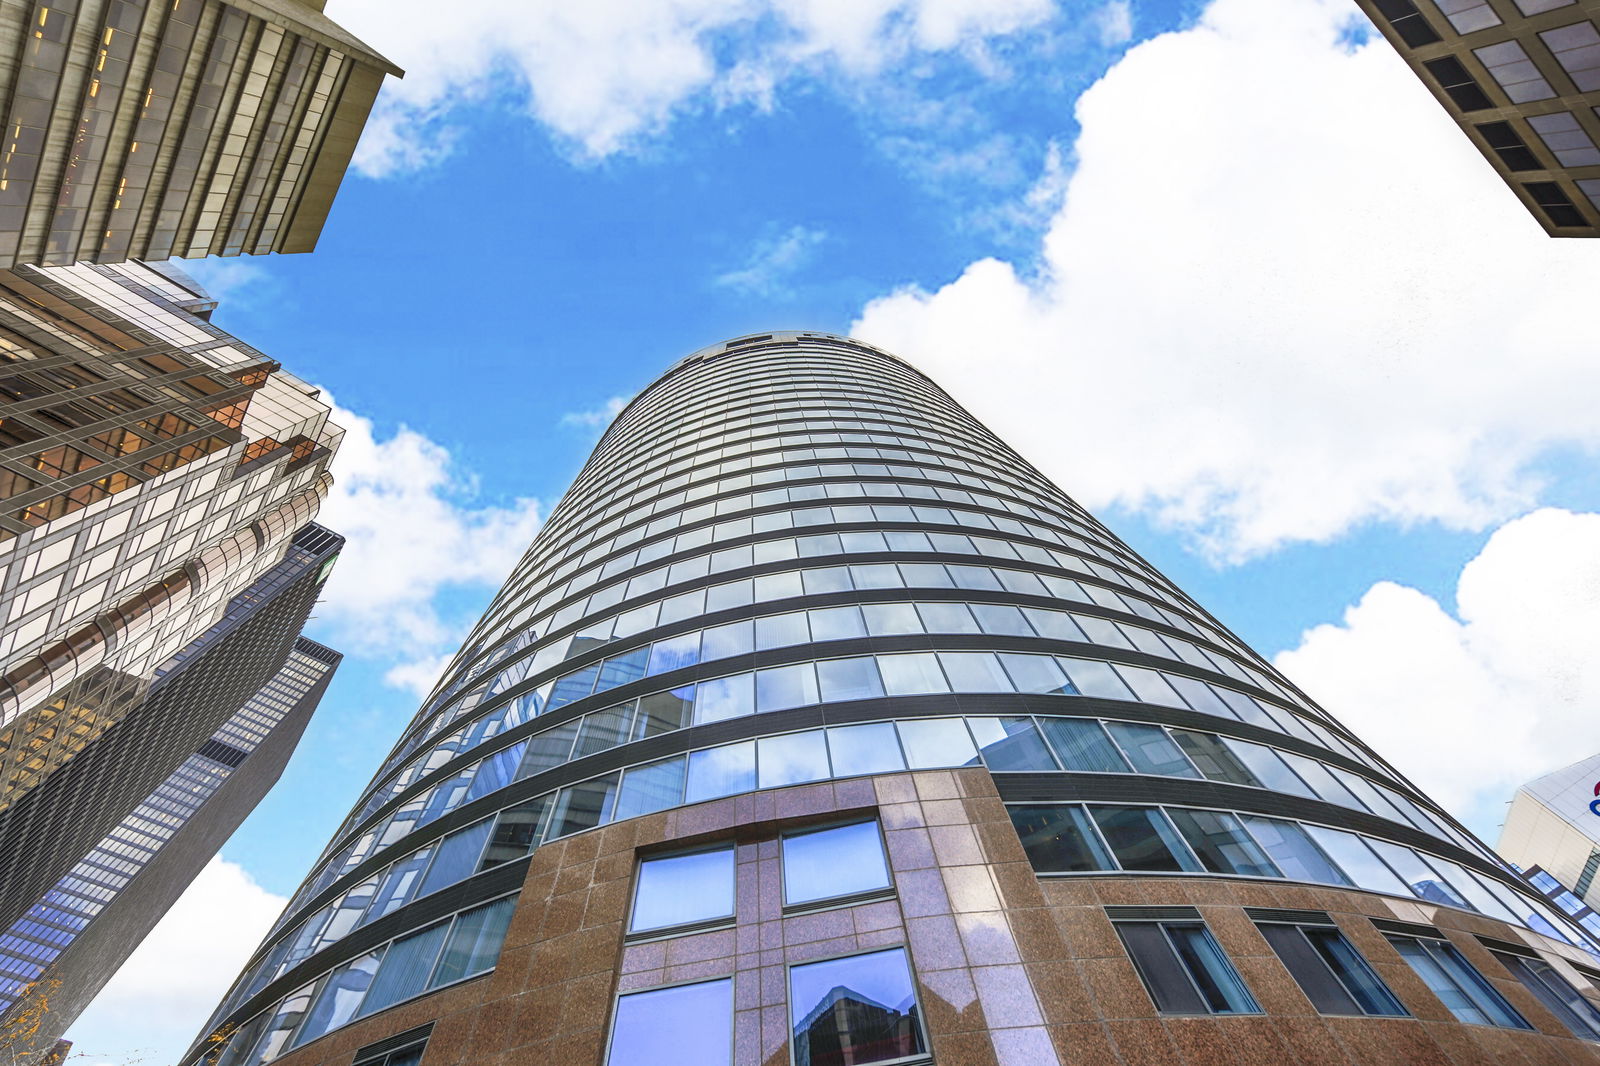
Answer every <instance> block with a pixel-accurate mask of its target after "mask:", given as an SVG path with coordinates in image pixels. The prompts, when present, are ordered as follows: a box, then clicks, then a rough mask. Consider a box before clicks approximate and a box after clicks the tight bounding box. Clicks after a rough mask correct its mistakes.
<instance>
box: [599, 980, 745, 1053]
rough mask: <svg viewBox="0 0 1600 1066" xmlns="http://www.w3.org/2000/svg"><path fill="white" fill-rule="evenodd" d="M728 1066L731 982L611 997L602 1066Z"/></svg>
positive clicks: (731, 1044)
mask: <svg viewBox="0 0 1600 1066" xmlns="http://www.w3.org/2000/svg"><path fill="white" fill-rule="evenodd" d="M640 1063H650V1064H651V1066H732V1063H733V980H732V978H723V979H722V980H719V981H702V982H700V983H698V984H692V985H673V986H671V987H669V988H653V989H650V990H648V991H644V992H629V993H627V994H626V995H621V996H618V997H617V1013H616V1019H615V1020H614V1021H613V1022H612V1026H611V1049H610V1051H609V1052H608V1053H607V1056H606V1066H638V1064H640Z"/></svg>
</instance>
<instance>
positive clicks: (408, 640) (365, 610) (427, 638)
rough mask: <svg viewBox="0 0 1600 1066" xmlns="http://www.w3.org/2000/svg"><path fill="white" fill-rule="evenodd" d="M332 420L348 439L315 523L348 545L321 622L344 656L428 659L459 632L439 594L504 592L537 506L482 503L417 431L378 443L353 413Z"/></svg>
mask: <svg viewBox="0 0 1600 1066" xmlns="http://www.w3.org/2000/svg"><path fill="white" fill-rule="evenodd" d="M333 419H334V421H335V422H337V423H338V424H339V425H341V426H343V427H344V429H345V437H344V442H343V444H341V445H340V447H339V452H338V454H337V455H336V456H335V457H334V461H333V476H334V487H333V492H332V493H331V494H330V495H329V497H328V499H327V501H326V502H325V503H324V504H323V507H322V513H321V514H319V515H318V516H317V521H319V522H321V523H323V524H324V525H326V526H328V527H329V528H330V529H333V530H335V531H336V532H339V533H342V534H344V536H345V537H346V538H347V539H348V541H349V544H348V546H347V547H346V548H345V550H344V552H343V554H342V555H341V556H340V558H339V564H338V565H337V566H336V567H334V570H333V576H332V577H331V578H329V580H328V587H327V590H326V592H325V594H324V595H325V602H324V603H323V604H322V605H321V606H320V607H319V608H318V616H319V617H320V618H324V619H327V620H329V621H331V622H332V623H333V624H334V625H335V626H336V627H337V629H338V634H337V639H338V640H339V641H340V647H341V648H342V649H343V650H346V651H351V652H355V653H358V654H368V655H374V654H378V655H381V654H393V653H401V654H406V655H408V656H411V657H413V658H418V659H421V660H424V661H426V660H430V659H431V658H432V657H433V656H435V655H437V653H438V647H439V646H440V645H442V644H444V643H447V642H448V641H449V640H450V638H451V637H452V636H453V635H455V634H453V633H452V632H451V631H450V629H449V627H448V625H447V624H446V623H445V622H444V621H442V620H441V619H440V617H439V613H438V609H437V603H436V598H437V596H438V595H439V594H440V593H441V592H442V591H445V590H447V589H451V588H458V587H462V586H469V587H470V586H481V587H484V588H491V589H492V588H494V587H497V586H498V585H499V584H500V582H501V581H503V580H504V579H505V576H506V574H507V573H509V572H510V570H511V567H512V565H513V564H514V563H515V562H516V560H517V559H518V557H520V556H521V554H522V552H523V551H524V550H525V549H526V548H527V546H528V542H529V541H531V540H532V539H533V535H534V533H535V532H536V531H537V530H538V528H539V521H540V513H539V501H537V500H534V499H519V500H515V501H513V502H512V503H510V504H508V505H505V506H497V505H493V504H483V503H481V502H480V501H478V500H477V498H476V495H475V493H476V486H475V484H474V482H473V479H472V478H471V477H470V475H468V474H466V473H464V472H463V471H461V470H460V469H459V468H458V467H457V466H456V464H455V463H454V462H453V461H452V459H451V457H450V453H449V451H448V450H447V449H446V448H444V447H442V446H441V445H439V444H437V443H435V442H434V441H432V440H430V439H429V438H427V437H425V436H423V435H422V434H420V433H418V432H416V431H415V430H412V429H409V428H407V427H405V426H401V427H400V428H399V429H398V430H397V431H396V432H395V433H394V434H392V435H391V436H388V437H385V438H382V439H380V437H379V435H378V434H377V433H376V432H375V431H374V428H373V425H372V421H371V420H370V419H367V418H364V417H362V416H361V415H358V414H355V413H354V412H351V411H347V410H343V409H341V408H338V407H337V406H336V407H335V410H334V414H333ZM414 669H415V668H413V672H414ZM403 680H404V681H405V682H406V683H408V684H414V683H415V679H414V677H412V676H410V675H407V676H406V678H404V679H403Z"/></svg>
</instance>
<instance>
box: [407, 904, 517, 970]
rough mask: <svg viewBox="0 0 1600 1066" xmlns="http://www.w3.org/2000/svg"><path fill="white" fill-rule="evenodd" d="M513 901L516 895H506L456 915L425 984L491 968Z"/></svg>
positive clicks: (514, 906) (498, 957) (511, 911)
mask: <svg viewBox="0 0 1600 1066" xmlns="http://www.w3.org/2000/svg"><path fill="white" fill-rule="evenodd" d="M516 904H517V897H515V896H506V897H505V898H504V899H497V900H495V901H494V902H493V903H485V904H484V905H483V906H481V907H474V908H473V909H472V910H470V911H465V912H463V913H461V914H458V915H456V920H455V924H454V925H452V926H451V927H450V935H449V937H448V938H447V939H446V940H445V942H444V950H443V952H441V953H440V955H439V964H438V965H437V966H436V967H434V971H433V977H432V978H431V979H430V980H429V981H428V987H429V988H438V987H439V986H441V985H447V984H449V983H450V982H452V981H459V980H461V979H462V978H464V977H471V976H472V975H473V974H479V973H483V972H484V971H485V970H492V969H493V968H494V964H495V963H496V962H498V961H499V960H500V945H501V944H502V943H504V942H505V938H506V929H507V927H508V926H510V924H511V915H512V913H513V912H514V911H515V909H516Z"/></svg>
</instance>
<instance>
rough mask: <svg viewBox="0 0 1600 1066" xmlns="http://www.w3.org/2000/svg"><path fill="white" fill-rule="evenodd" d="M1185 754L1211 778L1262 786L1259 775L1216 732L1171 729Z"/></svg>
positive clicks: (1173, 736)
mask: <svg viewBox="0 0 1600 1066" xmlns="http://www.w3.org/2000/svg"><path fill="white" fill-rule="evenodd" d="M1169 732H1170V733H1171V734H1172V739H1173V740H1175V741H1177V742H1178V746H1179V747H1180V748H1182V749H1183V753H1184V754H1185V755H1187V756H1189V760H1190V761H1191V762H1193V763H1194V764H1195V766H1196V767H1197V768H1198V769H1199V771H1200V772H1201V773H1202V774H1204V775H1205V776H1206V778H1207V779H1208V780H1211V781H1224V782H1227V783H1228V784H1230V785H1260V784H1261V782H1260V781H1257V780H1256V775H1255V774H1252V773H1251V772H1250V769H1249V767H1247V766H1245V764H1244V763H1243V762H1241V761H1240V760H1239V757H1238V756H1237V755H1235V754H1234V753H1233V752H1232V751H1231V750H1229V748H1228V746H1227V745H1226V744H1224V743H1223V741H1222V738H1221V737H1219V736H1217V735H1215V734H1213V733H1196V732H1193V731H1192V730H1188V729H1173V730H1170V731H1169Z"/></svg>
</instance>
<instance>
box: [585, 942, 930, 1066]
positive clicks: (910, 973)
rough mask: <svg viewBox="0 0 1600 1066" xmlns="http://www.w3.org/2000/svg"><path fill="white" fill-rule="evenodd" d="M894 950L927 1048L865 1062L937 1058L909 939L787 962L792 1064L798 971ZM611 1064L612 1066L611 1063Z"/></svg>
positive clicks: (893, 1064) (907, 1065) (900, 1064)
mask: <svg viewBox="0 0 1600 1066" xmlns="http://www.w3.org/2000/svg"><path fill="white" fill-rule="evenodd" d="M891 951H898V952H899V953H900V957H901V958H902V959H903V960H904V961H905V964H906V977H907V979H908V980H909V982H910V984H911V1002H912V1005H913V1007H914V1008H915V1010H916V1016H915V1018H914V1021H915V1023H916V1026H917V1031H918V1033H919V1035H920V1036H921V1037H922V1046H923V1050H922V1051H919V1052H917V1053H916V1054H914V1055H902V1056H900V1057H899V1058H897V1059H879V1060H878V1061H876V1062H870V1063H864V1064H863V1066H922V1064H924V1063H928V1064H931V1063H932V1062H933V1041H932V1039H931V1038H930V1037H929V1036H928V1025H927V1015H926V1013H925V1011H924V1009H923V1006H922V991H921V989H920V988H919V987H918V985H917V970H916V967H915V966H913V965H912V962H911V945H910V944H909V943H905V942H902V943H898V944H886V945H883V946H881V947H874V948H868V949H867V950H865V951H862V950H860V949H856V950H853V951H841V952H838V953H837V954H831V955H822V956H819V957H817V958H814V959H806V960H804V961H803V962H785V963H784V967H783V1006H784V1033H785V1034H786V1035H785V1037H784V1043H785V1044H786V1045H787V1047H788V1051H789V1059H788V1061H789V1066H800V1064H799V1062H798V1061H797V1059H796V1058H795V1039H794V971H795V970H797V969H799V968H800V967H802V966H815V965H818V964H821V963H827V962H838V961H840V960H842V959H854V958H865V957H866V956H868V955H886V954H888V953H889V952H891ZM607 1066H610V1064H609V1063H608V1064H607Z"/></svg>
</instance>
